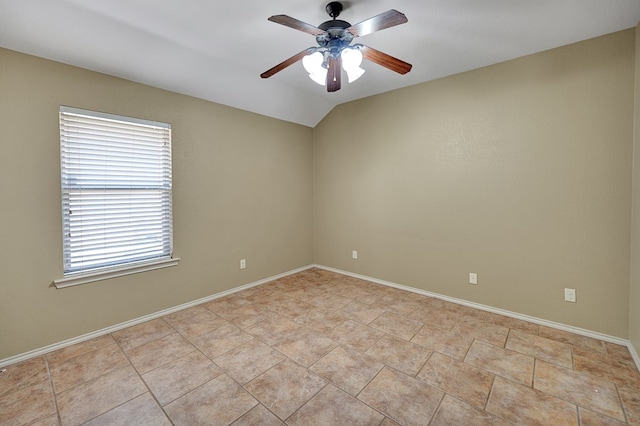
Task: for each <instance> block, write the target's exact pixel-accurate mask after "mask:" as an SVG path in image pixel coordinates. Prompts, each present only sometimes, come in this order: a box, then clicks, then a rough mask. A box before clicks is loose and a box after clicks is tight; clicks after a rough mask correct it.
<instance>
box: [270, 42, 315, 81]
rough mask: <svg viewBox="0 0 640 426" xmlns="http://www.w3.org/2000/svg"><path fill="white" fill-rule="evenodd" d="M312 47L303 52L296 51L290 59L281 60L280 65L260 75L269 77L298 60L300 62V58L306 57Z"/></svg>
mask: <svg viewBox="0 0 640 426" xmlns="http://www.w3.org/2000/svg"><path fill="white" fill-rule="evenodd" d="M311 50H312V49H311V48H309V49H304V50H303V51H302V52H300V53H296V54H295V55H293V56H292V57H290V58H289V59H286V60H284V61H282V62H280V63H279V64H278V65H276V66H275V67H273V68H270V69H268V70H267V71H265V72H263V73H262V74H260V77H262V78H269V77H271V76H272V75H274V74H276V73H278V72H280V71H282V70H283V69H285V68H287V67H288V66H289V65H293V64H295V63H296V62H298V61H299V60H301V59H302V58H304V57H305V56H307V55H308V54H309V53H310V51H311Z"/></svg>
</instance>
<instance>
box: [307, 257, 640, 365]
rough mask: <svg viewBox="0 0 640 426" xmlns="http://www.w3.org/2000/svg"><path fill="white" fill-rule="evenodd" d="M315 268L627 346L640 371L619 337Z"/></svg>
mask: <svg viewBox="0 0 640 426" xmlns="http://www.w3.org/2000/svg"><path fill="white" fill-rule="evenodd" d="M313 266H314V267H315V268H319V269H324V270H327V271H331V272H335V273H338V274H342V275H347V276H350V277H354V278H358V279H361V280H365V281H370V282H372V283H376V284H381V285H386V286H388V287H393V288H397V289H400V290H406V291H410V292H412V293H416V294H421V295H423V296H429V297H434V298H437V299H441V300H446V301H447V302H452V303H457V304H459V305H464V306H469V307H471V308H476V309H480V310H482V311H487V312H493V313H495V314H500V315H504V316H507V317H511V318H516V319H520V320H524V321H529V322H532V323H534V324H539V325H544V326H546V327H551V328H555V329H558V330H563V331H568V332H570V333H575V334H579V335H582V336H587V337H592V338H594V339H598V340H602V341H605V342H610V343H615V344H618V345H623V346H626V347H627V348H628V349H629V352H630V353H631V356H632V357H633V360H634V361H635V363H636V367H638V370H640V357H639V356H638V353H637V352H636V350H635V348H634V347H633V345H632V344H631V342H629V341H628V340H625V339H621V338H619V337H615V336H609V335H608V334H602V333H598V332H595V331H591V330H586V329H584V328H579V327H574V326H571V325H566V324H562V323H558V322H554V321H548V320H545V319H541V318H536V317H532V316H529V315H524V314H519V313H517V312H511V311H507V310H504V309H499V308H494V307H492V306H487V305H482V304H480V303H474V302H469V301H466V300H463V299H457V298H455V297H450V296H445V295H442V294H438V293H432V292H430V291H426V290H421V289H419V288H415V287H409V286H405V285H402V284H396V283H394V282H391V281H385V280H380V279H378V278H373V277H368V276H366V275H360V274H356V273H353V272H349V271H344V270H342V269H336V268H331V267H329V266H324V265H318V264H316V265H313Z"/></svg>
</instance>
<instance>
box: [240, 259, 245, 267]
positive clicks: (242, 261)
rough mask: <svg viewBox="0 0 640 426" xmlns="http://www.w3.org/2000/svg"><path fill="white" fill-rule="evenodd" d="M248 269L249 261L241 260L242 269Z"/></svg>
mask: <svg viewBox="0 0 640 426" xmlns="http://www.w3.org/2000/svg"><path fill="white" fill-rule="evenodd" d="M246 267H247V261H246V260H245V259H240V269H244V268H246Z"/></svg>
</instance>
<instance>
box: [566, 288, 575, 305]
mask: <svg viewBox="0 0 640 426" xmlns="http://www.w3.org/2000/svg"><path fill="white" fill-rule="evenodd" d="M564 301H565V302H572V303H575V302H576V290H575V289H573V288H565V289H564Z"/></svg>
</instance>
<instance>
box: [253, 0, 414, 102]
mask: <svg viewBox="0 0 640 426" xmlns="http://www.w3.org/2000/svg"><path fill="white" fill-rule="evenodd" d="M326 10H327V13H328V14H329V16H330V17H331V18H332V19H331V20H329V21H326V22H323V23H322V24H320V25H318V26H317V27H314V26H313V25H310V24H307V23H306V22H302V21H300V20H298V19H295V18H292V17H290V16H287V15H274V16H271V17H270V18H269V21H271V22H275V23H277V24H281V25H285V26H287V27H290V28H293V29H296V30H299V31H302V32H305V33H307V34H311V35H313V36H315V38H316V42H317V43H318V46H319V47H310V48H308V49H305V50H303V51H302V52H300V53H297V54H296V55H293V56H292V57H291V58H289V59H287V60H285V61H283V62H281V63H279V64H278V65H276V66H275V67H273V68H271V69H269V70H267V71H265V72H263V73H262V74H260V76H261V77H262V78H269V77H271V76H272V75H274V74H276V73H278V72H280V71H282V70H283V69H285V68H287V67H288V66H290V65H292V64H294V63H296V62H298V61H299V60H302V65H303V66H304V69H305V70H306V71H307V72H308V73H309V78H311V79H312V80H313V81H315V82H316V83H318V84H320V85H323V86H325V85H326V86H327V91H328V92H335V91H338V90H340V87H341V69H343V70H344V71H345V72H346V73H347V81H348V82H349V83H353V82H354V81H356V80H357V79H358V78H360V77H361V76H362V75H363V74H364V73H365V70H364V69H363V68H361V67H360V65H361V63H362V59H363V58H364V59H367V60H368V61H371V62H374V63H377V64H378V65H381V66H383V67H385V68H388V69H390V70H392V71H395V72H397V73H399V74H406V73H408V72H409V71H411V64H409V63H407V62H404V61H401V60H400V59H397V58H394V57H393V56H390V55H387V54H386V53H383V52H380V51H378V50H375V49H373V48H371V47H368V46H365V45H363V44H353V45H352V44H351V42H352V41H353V39H354V38H356V37H361V36H364V35H367V34H371V33H373V32H375V31H380V30H383V29H385V28H390V27H393V26H396V25H400V24H404V23H405V22H407V17H406V16H405V15H404V14H402V13H400V12H398V11H397V10H393V9H391V10H388V11H387V12H384V13H381V14H379V15H376V16H374V17H372V18H369V19H367V20H364V21H362V22H360V23H358V24H355V25H351V24H350V23H348V22H346V21H342V20H339V19H336V18H337V17H338V15H340V12H342V10H343V6H342V3H340V2H337V1H334V2H331V3H329V4H327V7H326Z"/></svg>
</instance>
